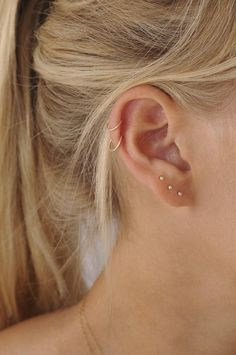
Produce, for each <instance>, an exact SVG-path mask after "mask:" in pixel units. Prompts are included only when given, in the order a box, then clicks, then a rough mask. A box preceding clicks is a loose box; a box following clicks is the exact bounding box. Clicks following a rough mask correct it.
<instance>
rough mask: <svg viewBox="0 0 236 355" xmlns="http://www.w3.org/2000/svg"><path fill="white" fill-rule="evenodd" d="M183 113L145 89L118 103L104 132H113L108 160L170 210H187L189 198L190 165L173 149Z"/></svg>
mask: <svg viewBox="0 0 236 355" xmlns="http://www.w3.org/2000/svg"><path fill="white" fill-rule="evenodd" d="M182 113H183V111H182V110H180V108H179V107H178V106H177V104H176V103H175V102H174V101H173V99H172V98H171V97H170V96H169V95H168V94H166V93H165V92H164V91H162V90H160V89H158V88H156V87H154V86H151V85H146V84H145V85H139V86H136V87H133V88H131V89H129V90H127V91H126V92H124V93H123V94H122V95H121V96H120V97H119V98H118V100H117V101H116V102H115V104H114V105H113V108H112V111H111V113H110V118H109V123H108V128H109V129H112V128H114V127H116V126H118V127H117V128H116V129H114V130H110V138H111V143H112V144H113V145H114V146H117V145H118V149H117V150H115V152H113V153H111V154H118V155H119V156H120V158H121V159H122V160H123V162H124V164H125V165H126V167H127V168H128V170H129V172H130V173H131V174H132V176H133V177H134V178H135V179H137V180H138V181H139V182H140V183H141V184H143V185H145V186H146V187H147V188H148V189H150V190H151V191H152V193H153V194H154V198H156V199H157V200H162V201H163V202H164V203H167V204H168V205H172V206H188V205H190V204H192V203H193V197H194V196H193V189H192V172H191V166H190V162H187V161H185V160H183V158H182V157H181V149H182V150H184V151H185V147H181V146H178V145H177V144H176V142H177V141H178V138H179V136H180V135H182V136H183V134H184V123H183V115H182ZM182 136H181V137H182ZM120 139H121V141H120ZM186 139H187V137H186ZM180 141H181V142H184V141H185V139H182V140H180ZM119 142H120V144H119Z"/></svg>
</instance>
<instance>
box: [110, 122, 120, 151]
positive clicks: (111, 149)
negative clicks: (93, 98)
mask: <svg viewBox="0 0 236 355" xmlns="http://www.w3.org/2000/svg"><path fill="white" fill-rule="evenodd" d="M108 124H109V123H108ZM108 124H107V129H108V130H109V131H114V130H115V129H117V128H118V127H119V126H120V125H121V121H120V122H119V123H118V124H117V125H116V126H115V127H113V128H109V127H108ZM121 141H122V136H121V137H120V139H119V142H118V143H117V145H116V147H114V148H112V144H113V142H112V140H111V139H110V144H109V150H110V152H115V151H116V150H117V149H118V148H119V146H120V143H121Z"/></svg>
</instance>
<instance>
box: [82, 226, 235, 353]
mask: <svg viewBox="0 0 236 355" xmlns="http://www.w3.org/2000/svg"><path fill="white" fill-rule="evenodd" d="M134 234H135V233H126V235H120V236H119V238H118V243H117V245H116V247H115V249H114V251H113V253H112V255H111V258H110V265H111V270H112V271H111V272H112V284H111V286H112V303H111V306H112V314H110V313H109V307H108V305H109V304H110V303H109V302H110V298H109V295H110V294H109V289H107V288H106V282H105V281H106V279H105V274H104V273H102V274H101V276H100V277H99V278H98V280H97V281H96V282H95V284H94V286H93V287H92V289H91V290H90V292H89V293H88V295H87V306H86V315H87V319H88V321H89V323H90V324H91V327H92V329H93V331H94V334H95V336H96V338H97V339H98V341H99V342H100V344H101V346H102V347H103V349H104V354H113V355H120V354H123V355H126V354H127V355H128V354H133V353H135V354H136V355H141V354H143V353H144V350H145V353H146V354H157V353H158V354H159V353H160V354H166V355H173V354H175V355H180V354H181V355H187V354H190V353H191V354H196V355H197V354H201V355H212V354H214V355H231V354H235V353H236V344H235V332H236V297H235V296H236V285H235V277H234V274H233V272H232V270H230V267H229V266H228V264H227V263H226V262H225V261H224V259H223V257H221V258H220V256H219V255H220V252H217V250H216V249H213V248H211V247H210V246H207V244H206V240H207V239H206V240H205V239H204V238H200V237H199V238H191V236H188V237H186V238H185V237H183V236H181V235H177V233H176V232H175V233H173V235H172V236H171V237H169V236H167V235H165V236H163V238H161V237H159V232H158V239H157V233H154V234H153V235H152V234H151V233H150V235H148V236H145V235H144V234H142V236H139V238H138V237H137V234H135V235H134ZM213 250H214V252H213ZM109 316H111V318H110V317H109ZM108 337H109V338H108ZM108 339H110V342H108Z"/></svg>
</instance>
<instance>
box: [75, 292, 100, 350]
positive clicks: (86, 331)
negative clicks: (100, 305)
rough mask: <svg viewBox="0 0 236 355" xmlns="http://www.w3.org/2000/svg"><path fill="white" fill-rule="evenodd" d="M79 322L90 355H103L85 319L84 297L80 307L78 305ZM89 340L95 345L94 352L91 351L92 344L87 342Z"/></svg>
mask: <svg viewBox="0 0 236 355" xmlns="http://www.w3.org/2000/svg"><path fill="white" fill-rule="evenodd" d="M80 321H81V328H82V330H83V333H84V337H85V339H86V343H87V346H88V349H89V353H90V355H95V354H99V355H104V354H103V350H102V348H101V346H100V344H98V342H97V340H96V338H95V336H94V334H93V332H92V329H91V327H90V325H89V324H88V321H87V318H86V316H85V297H84V298H83V299H82V301H81V305H80ZM89 338H91V339H92V340H93V342H94V343H95V345H96V348H97V350H95V351H94V350H93V345H92V342H91V341H90V340H89Z"/></svg>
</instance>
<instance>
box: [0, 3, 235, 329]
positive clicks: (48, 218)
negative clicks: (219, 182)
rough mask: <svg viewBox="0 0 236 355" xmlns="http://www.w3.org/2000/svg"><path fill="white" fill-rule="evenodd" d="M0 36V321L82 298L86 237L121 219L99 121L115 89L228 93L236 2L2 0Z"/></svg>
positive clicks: (121, 202)
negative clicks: (143, 86)
mask: <svg viewBox="0 0 236 355" xmlns="http://www.w3.org/2000/svg"><path fill="white" fill-rule="evenodd" d="M0 34H1V35H0V36H1V37H0V74H1V75H0V270H1V271H0V305H1V317H0V318H1V322H2V323H1V328H4V327H7V326H8V325H10V324H14V323H17V322H19V321H20V320H23V319H26V318H28V317H31V316H33V315H36V314H40V313H44V312H47V311H50V310H54V309H57V308H60V307H63V306H69V305H72V304H75V303H76V302H78V301H79V300H80V299H81V297H82V295H83V293H84V292H85V287H84V280H83V277H82V274H81V260H82V258H83V255H82V252H81V243H82V236H83V243H87V244H88V245H89V244H90V243H93V242H94V240H95V238H96V235H98V234H99V235H101V236H102V241H103V243H104V248H105V249H106V250H109V245H110V233H111V226H112V224H113V222H114V220H115V221H118V226H121V225H122V223H125V218H126V216H127V214H126V211H127V210H126V206H127V204H126V202H127V201H126V199H125V197H124V195H125V194H124V189H125V184H124V181H122V177H121V176H119V167H118V164H119V163H118V161H117V159H116V158H115V155H114V154H113V155H112V156H111V154H110V153H109V150H108V146H109V134H108V132H107V130H106V123H107V120H108V117H109V112H110V110H111V107H112V105H113V103H114V102H115V101H116V100H117V98H118V96H119V95H120V94H122V93H123V92H124V91H125V90H128V89H129V88H131V87H133V86H136V85H139V84H150V85H153V86H156V87H158V88H160V89H161V90H163V91H165V92H166V93H167V94H169V95H170V96H171V97H172V98H173V100H175V101H176V102H177V103H178V104H179V105H180V106H181V107H182V108H184V109H186V110H191V111H193V110H195V111H196V112H203V111H210V112H213V111H214V110H217V109H218V108H219V107H221V105H223V103H225V102H226V98H227V101H229V100H232V99H233V95H234V93H235V92H234V90H233V88H235V78H236V43H235V42H236V41H235V38H236V2H235V1H234V0H227V1H222V0H216V1H212V0H169V1H168V0H129V1H127V0H77V1H76V0H55V1H53V2H52V1H51V2H49V1H43V0H28V1H17V0H12V1H6V0H0ZM118 177H119V178H118ZM82 226H85V228H83V229H82Z"/></svg>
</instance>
